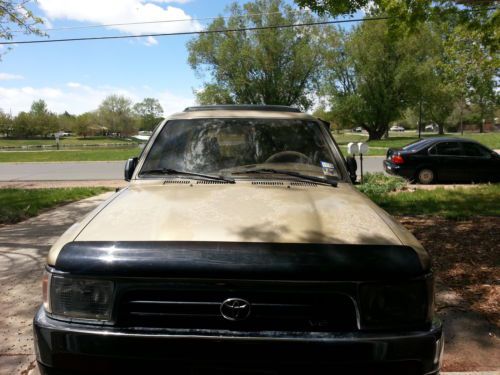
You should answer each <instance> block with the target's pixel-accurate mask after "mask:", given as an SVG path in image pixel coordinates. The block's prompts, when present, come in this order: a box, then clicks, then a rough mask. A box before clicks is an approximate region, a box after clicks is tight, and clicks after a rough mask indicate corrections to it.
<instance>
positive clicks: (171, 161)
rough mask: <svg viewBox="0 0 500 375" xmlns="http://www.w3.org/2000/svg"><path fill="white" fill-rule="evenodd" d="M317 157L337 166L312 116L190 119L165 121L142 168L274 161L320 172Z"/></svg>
mask: <svg viewBox="0 0 500 375" xmlns="http://www.w3.org/2000/svg"><path fill="white" fill-rule="evenodd" d="M322 162H326V163H331V164H334V166H335V168H334V169H335V170H336V171H338V167H337V166H336V165H335V161H334V159H333V156H332V153H331V151H330V149H329V146H328V143H327V140H326V138H325V136H324V134H323V132H322V131H321V128H320V125H319V124H318V123H316V122H314V121H304V120H284V119H283V120H282V119H194V120H173V121H169V122H168V123H167V124H166V125H165V126H164V128H163V129H162V131H161V133H160V134H159V135H158V138H156V140H155V141H154V144H153V146H152V148H151V151H150V152H149V154H148V156H147V158H146V161H145V163H144V167H143V168H142V170H143V171H144V170H151V169H163V168H172V169H177V170H182V171H187V172H198V173H212V174H213V173H217V172H219V171H221V170H230V169H234V168H238V167H242V166H250V165H256V164H264V163H273V168H277V169H279V168H282V169H287V170H290V169H295V170H298V169H300V170H301V171H306V172H310V173H312V174H319V175H321V176H322V175H323V169H322Z"/></svg>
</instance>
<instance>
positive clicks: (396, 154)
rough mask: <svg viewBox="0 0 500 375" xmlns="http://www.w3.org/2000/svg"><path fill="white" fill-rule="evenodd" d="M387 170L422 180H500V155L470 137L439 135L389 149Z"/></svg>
mask: <svg viewBox="0 0 500 375" xmlns="http://www.w3.org/2000/svg"><path fill="white" fill-rule="evenodd" d="M384 169H385V171H386V172H387V173H390V174H393V175H398V176H402V177H405V178H407V179H409V180H411V181H414V182H420V183H421V184H431V183H433V182H438V181H439V182H479V181H489V182H498V181H500V156H499V155H498V154H497V153H496V152H495V151H492V150H490V149H489V148H487V147H485V146H483V145H482V144H480V143H478V142H475V141H471V140H469V139H461V138H448V137H436V138H426V139H422V140H419V141H417V142H414V143H410V144H408V145H406V146H404V147H403V148H401V149H392V148H391V149H389V150H388V151H387V158H386V160H384Z"/></svg>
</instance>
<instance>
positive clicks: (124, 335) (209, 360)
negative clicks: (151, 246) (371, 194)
mask: <svg viewBox="0 0 500 375" xmlns="http://www.w3.org/2000/svg"><path fill="white" fill-rule="evenodd" d="M33 327H34V335H35V347H36V353H37V360H38V362H39V365H40V370H41V372H42V374H68V373H69V374H88V373H92V374H101V373H102V374H111V373H121V374H122V373H131V372H135V373H147V372H148V371H153V370H154V369H160V370H161V371H162V373H165V372H166V370H168V371H169V372H168V373H174V374H177V373H187V374H192V373H194V374H206V373H217V374H221V373H224V374H235V373H244V374H251V373H254V372H253V371H255V373H258V374H290V373H327V372H331V371H334V370H337V371H340V373H363V374H388V373H398V374H431V373H432V374H434V373H438V371H439V367H440V363H441V355H442V349H443V337H442V327H441V323H440V322H439V321H436V322H434V324H433V326H432V328H431V329H430V330H428V331H425V332H404V333H394V334H391V333H361V332H355V333H341V334H334V333H297V332H295V333H292V332H286V333H285V332H267V331H266V332H252V333H250V332H229V331H214V330H179V329H175V330H170V329H140V330H138V329H123V328H121V329H118V328H114V327H102V326H101V327H99V326H93V325H92V326H91V325H85V324H76V323H67V322H61V321H57V320H54V319H51V318H49V317H47V315H46V314H45V311H44V309H43V308H40V309H39V310H38V312H37V314H36V316H35V319H34V323H33ZM146 370H147V371H146ZM325 371H326V372H325Z"/></svg>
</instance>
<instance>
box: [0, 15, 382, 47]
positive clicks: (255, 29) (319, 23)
mask: <svg viewBox="0 0 500 375" xmlns="http://www.w3.org/2000/svg"><path fill="white" fill-rule="evenodd" d="M389 18H390V17H373V18H354V19H348V20H332V21H318V22H306V23H296V24H284V25H272V26H258V27H243V28H236V29H219V30H201V31H183V32H182V31H181V32H175V33H157V34H138V35H114V36H94V37H82V38H62V39H39V40H22V41H9V42H0V45H9V44H38V43H59V42H77V41H86V40H110V39H130V38H147V37H162V36H176V35H204V34H220V33H235V32H242V31H259V30H273V29H289V28H295V27H307V26H319V25H331V24H336V23H348V22H361V21H379V20H387V19H389Z"/></svg>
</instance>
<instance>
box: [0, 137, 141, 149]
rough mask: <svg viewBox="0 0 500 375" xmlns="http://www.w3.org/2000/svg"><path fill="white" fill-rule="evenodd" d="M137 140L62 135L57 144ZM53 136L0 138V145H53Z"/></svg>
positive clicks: (121, 142)
mask: <svg viewBox="0 0 500 375" xmlns="http://www.w3.org/2000/svg"><path fill="white" fill-rule="evenodd" d="M137 142H138V141H136V140H134V139H133V138H116V137H86V138H83V137H62V138H61V139H60V140H59V144H60V145H61V146H63V145H72V146H73V145H75V146H78V145H103V144H110V145H111V144H134V143H137ZM55 144H56V141H55V139H54V138H36V139H8V138H0V147H22V146H54V145H55Z"/></svg>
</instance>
